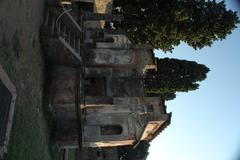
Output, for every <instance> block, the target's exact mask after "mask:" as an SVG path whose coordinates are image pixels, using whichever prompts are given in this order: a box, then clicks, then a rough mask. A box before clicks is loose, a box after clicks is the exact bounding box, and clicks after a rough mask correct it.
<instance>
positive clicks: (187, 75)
mask: <svg viewBox="0 0 240 160" xmlns="http://www.w3.org/2000/svg"><path fill="white" fill-rule="evenodd" d="M156 60H157V71H155V70H149V71H147V73H146V74H145V75H144V77H143V80H144V90H145V93H146V95H147V96H161V97H162V98H163V99H165V100H170V99H174V98H175V97H176V92H188V91H193V90H196V89H198V87H199V84H198V82H199V81H202V80H204V79H206V77H207V73H208V72H209V69H208V68H207V67H206V66H205V65H203V64H198V63H196V62H193V61H186V60H178V59H169V58H164V59H158V58H157V59H156Z"/></svg>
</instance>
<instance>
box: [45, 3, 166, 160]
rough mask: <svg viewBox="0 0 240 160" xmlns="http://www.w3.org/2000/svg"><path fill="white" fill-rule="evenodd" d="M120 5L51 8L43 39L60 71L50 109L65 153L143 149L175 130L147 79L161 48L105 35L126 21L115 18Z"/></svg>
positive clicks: (56, 74)
mask: <svg viewBox="0 0 240 160" xmlns="http://www.w3.org/2000/svg"><path fill="white" fill-rule="evenodd" d="M112 3H113V2H112V1H111V0H104V1H103V0H72V1H54V3H51V4H49V5H48V7H47V8H46V14H45V18H44V23H43V26H42V29H41V36H42V39H43V46H44V48H45V51H46V54H47V57H48V59H49V60H50V62H51V63H52V65H53V70H52V83H51V85H50V102H49V103H50V107H51V109H52V110H53V112H54V113H55V116H56V123H57V129H56V139H57V143H58V145H59V146H60V148H63V149H70V148H82V147H83V148H88V147H91V148H99V147H100V148H102V147H112V148H114V147H117V146H124V145H137V144H138V143H139V142H140V141H142V140H147V141H150V140H152V139H153V138H154V137H155V136H156V135H157V134H158V133H159V132H161V131H162V130H163V129H164V128H165V127H166V126H167V125H169V124H170V120H171V113H167V112H166V106H165V104H164V101H163V100H162V99H161V98H160V97H146V96H145V94H144V84H143V80H142V77H143V75H144V73H145V72H146V70H149V69H156V64H155V57H154V54H153V48H152V47H151V46H149V45H136V44H133V43H131V41H130V40H129V39H128V38H127V36H126V34H124V32H123V31H120V30H114V29H106V28H104V26H105V23H106V22H109V21H110V22H111V21H121V20H123V17H122V16H121V15H112V14H111V7H112ZM54 4H55V5H54ZM95 151H96V150H95ZM96 153H97V154H99V155H100V157H101V152H96ZM106 155H107V154H106ZM106 155H105V159H106V157H107V156H106ZM118 158H119V157H118ZM109 160H110V159H109ZM111 160H112V159H111Z"/></svg>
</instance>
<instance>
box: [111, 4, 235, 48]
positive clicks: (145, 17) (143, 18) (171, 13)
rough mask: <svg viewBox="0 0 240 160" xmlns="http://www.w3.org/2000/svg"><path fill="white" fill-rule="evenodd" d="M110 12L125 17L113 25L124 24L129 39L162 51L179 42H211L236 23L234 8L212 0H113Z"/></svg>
mask: <svg viewBox="0 0 240 160" xmlns="http://www.w3.org/2000/svg"><path fill="white" fill-rule="evenodd" d="M113 12H114V13H120V14H123V15H124V17H125V21H124V22H123V23H122V24H116V23H115V27H116V28H117V27H122V28H124V29H125V30H126V32H127V34H128V37H129V38H130V39H131V40H132V41H133V42H135V43H142V44H144V43H147V44H151V45H153V46H154V48H156V49H161V50H163V51H172V50H173V49H174V46H178V45H179V44H180V42H185V43H187V44H188V45H189V46H191V47H193V48H194V49H201V48H203V47H204V46H211V45H212V43H213V42H214V41H216V40H223V39H225V38H226V36H227V35H229V34H231V32H232V30H233V29H234V28H236V24H237V23H239V19H238V17H237V13H236V12H233V11H231V10H227V9H226V6H225V3H224V1H221V2H219V3H218V2H216V1H215V0H214V1H210V0H191V1H186V0H131V1H129V0H115V1H114V9H113Z"/></svg>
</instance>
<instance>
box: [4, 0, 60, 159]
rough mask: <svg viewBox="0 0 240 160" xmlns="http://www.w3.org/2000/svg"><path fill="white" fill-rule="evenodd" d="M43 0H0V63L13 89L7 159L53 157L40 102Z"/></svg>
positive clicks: (46, 117) (48, 123) (44, 110)
mask: <svg viewBox="0 0 240 160" xmlns="http://www.w3.org/2000/svg"><path fill="white" fill-rule="evenodd" d="M42 11H43V1H42V0H38V1H31V0H19V1H9V0H1V1H0V63H1V64H2V66H3V67H4V69H5V70H6V72H7V73H8V75H9V77H10V78H11V80H12V81H13V83H14V84H15V86H16V89H17V95H18V96H17V101H16V108H15V115H14V122H13V128H12V133H11V139H10V145H9V148H8V154H7V156H6V159H7V160H53V159H58V157H56V155H58V154H57V150H56V147H55V145H54V143H53V138H52V137H51V127H52V126H51V125H52V121H51V116H50V115H49V114H48V112H47V108H46V107H47V106H46V104H45V103H43V99H44V97H43V91H44V85H46V86H47V85H48V81H45V78H46V77H45V76H44V75H45V74H44V73H45V71H46V70H45V63H44V56H43V52H42V50H41V46H40V43H39V34H38V33H39V26H40V24H41V18H42Z"/></svg>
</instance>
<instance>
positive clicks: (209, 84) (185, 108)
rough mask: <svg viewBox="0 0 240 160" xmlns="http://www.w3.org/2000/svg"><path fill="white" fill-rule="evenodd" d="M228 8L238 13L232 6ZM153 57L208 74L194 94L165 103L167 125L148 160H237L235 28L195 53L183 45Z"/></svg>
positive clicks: (239, 61) (238, 48) (239, 107)
mask: <svg viewBox="0 0 240 160" xmlns="http://www.w3.org/2000/svg"><path fill="white" fill-rule="evenodd" d="M226 3H227V7H228V8H231V9H233V10H237V6H236V5H235V4H234V3H233V1H232V0H227V1H226ZM155 53H156V55H157V56H158V57H165V56H167V57H174V58H178V59H186V60H193V61H196V62H198V63H201V64H205V65H206V66H207V67H209V68H210V70H211V71H210V72H209V73H208V78H207V79H206V80H205V81H203V82H201V83H200V88H199V89H198V90H197V91H192V92H189V93H179V94H177V98H176V99H175V100H173V101H169V102H167V106H168V112H172V113H173V115H172V122H171V125H170V126H169V127H167V128H166V129H165V130H164V131H163V132H162V133H161V134H160V135H159V136H158V137H157V138H156V139H155V140H154V141H153V142H152V143H151V147H150V150H149V152H150V154H149V157H148V160H237V156H240V102H239V101H240V94H239V91H240V84H239V83H240V27H239V28H237V29H235V31H234V33H233V34H232V35H230V36H228V37H227V39H225V40H224V41H221V42H216V43H214V45H213V46H212V47H211V48H209V47H207V48H204V49H202V50H200V51H195V50H193V49H191V48H190V47H188V46H187V45H185V44H182V45H180V46H179V47H177V48H176V49H175V50H174V52H173V53H172V54H171V53H168V54H164V53H162V52H161V51H155Z"/></svg>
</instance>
